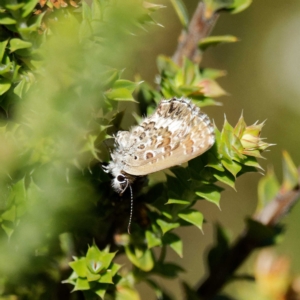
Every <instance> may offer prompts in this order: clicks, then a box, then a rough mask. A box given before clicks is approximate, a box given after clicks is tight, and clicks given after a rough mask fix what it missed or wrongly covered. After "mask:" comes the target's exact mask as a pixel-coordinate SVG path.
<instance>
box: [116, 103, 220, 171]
mask: <svg viewBox="0 0 300 300" xmlns="http://www.w3.org/2000/svg"><path fill="white" fill-rule="evenodd" d="M120 139H121V138H120ZM214 141H215V136H214V127H213V125H212V123H211V121H210V120H209V118H208V116H207V115H206V114H204V113H202V112H200V108H199V107H197V106H195V105H194V104H193V103H191V102H190V101H189V100H186V99H176V98H173V99H171V100H163V101H161V103H160V104H159V106H158V107H157V109H156V111H155V112H154V114H153V115H152V116H150V117H148V118H146V119H144V120H143V122H142V123H141V124H140V125H138V126H135V127H133V128H132V129H131V131H130V132H129V133H127V134H126V141H125V140H124V139H123V141H121V140H119V141H117V142H119V143H123V144H124V145H125V144H126V146H125V148H127V150H126V151H124V152H123V153H126V155H124V157H123V158H122V162H123V163H124V167H123V170H124V171H125V172H126V173H128V174H131V175H136V176H141V175H147V174H149V173H153V172H157V171H160V170H163V169H166V168H170V167H172V166H175V165H179V164H182V163H184V162H187V161H189V160H191V159H192V158H194V157H197V156H199V155H201V154H202V153H204V152H205V151H207V150H208V149H209V148H210V147H211V146H212V145H213V144H214Z"/></svg>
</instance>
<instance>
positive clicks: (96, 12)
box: [91, 0, 102, 21]
mask: <svg viewBox="0 0 300 300" xmlns="http://www.w3.org/2000/svg"><path fill="white" fill-rule="evenodd" d="M91 12H92V19H93V20H98V21H100V20H101V19H102V7H101V1H99V0H93V2H92V9H91Z"/></svg>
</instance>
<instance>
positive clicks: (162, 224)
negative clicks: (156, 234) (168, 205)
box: [156, 219, 180, 234]
mask: <svg viewBox="0 0 300 300" xmlns="http://www.w3.org/2000/svg"><path fill="white" fill-rule="evenodd" d="M156 223H157V224H158V225H159V227H160V228H161V230H162V232H163V234H165V233H166V232H168V231H170V230H172V229H174V228H177V227H179V226H180V224H179V223H169V222H166V221H164V220H162V219H158V220H157V221H156Z"/></svg>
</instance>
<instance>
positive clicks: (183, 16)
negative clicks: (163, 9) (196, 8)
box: [171, 0, 189, 29]
mask: <svg viewBox="0 0 300 300" xmlns="http://www.w3.org/2000/svg"><path fill="white" fill-rule="evenodd" d="M171 3H172V5H173V7H174V9H175V11H176V13H177V16H178V17H179V20H180V22H181V24H182V26H183V27H184V28H185V29H187V28H188V25H189V15H188V12H187V9H186V7H185V4H184V3H183V1H182V0H171Z"/></svg>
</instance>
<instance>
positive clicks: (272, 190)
mask: <svg viewBox="0 0 300 300" xmlns="http://www.w3.org/2000/svg"><path fill="white" fill-rule="evenodd" d="M279 188H280V184H279V182H278V181H277V178H276V176H275V174H274V171H273V169H272V168H269V169H268V172H267V174H266V176H264V177H263V178H262V179H261V180H260V181H259V183H258V204H257V211H260V210H262V209H263V208H264V207H265V206H266V205H267V204H268V203H269V202H270V201H271V200H273V199H274V198H275V197H276V195H277V193H278V192H279Z"/></svg>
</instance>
